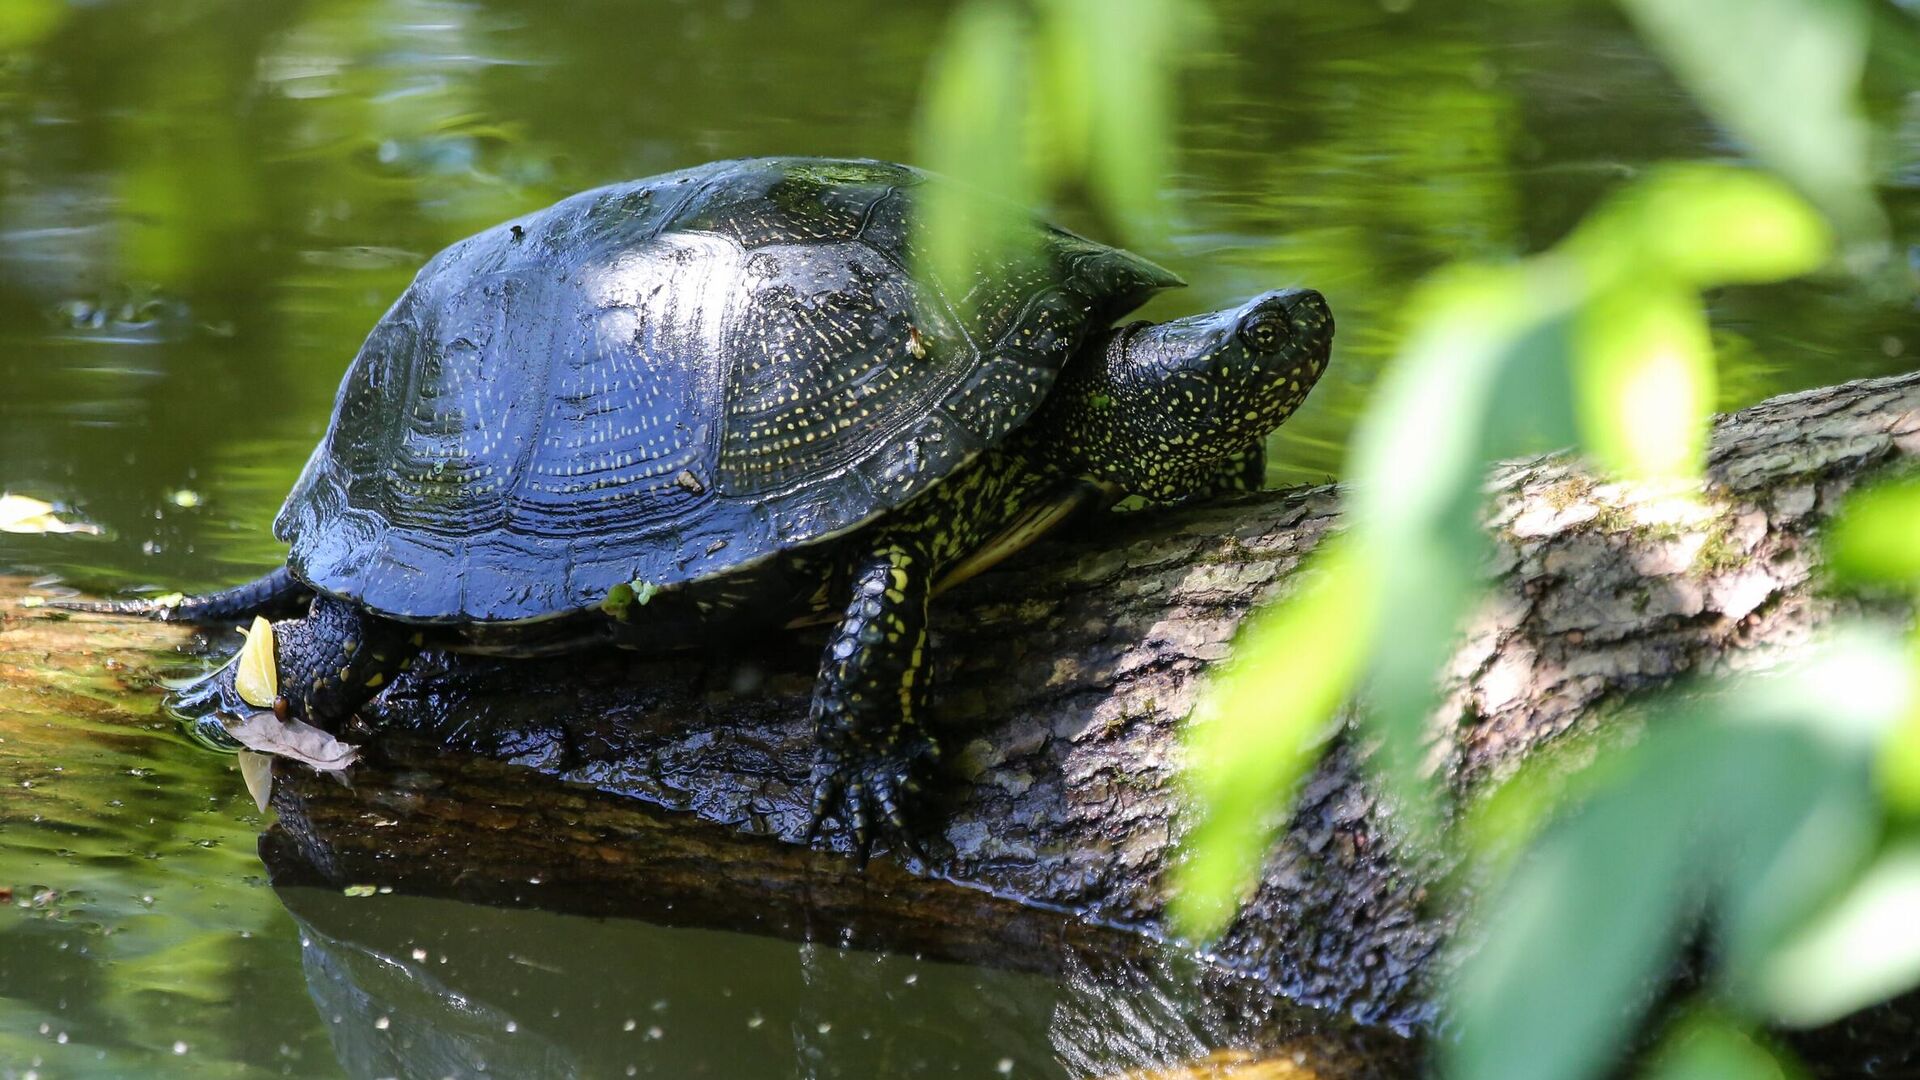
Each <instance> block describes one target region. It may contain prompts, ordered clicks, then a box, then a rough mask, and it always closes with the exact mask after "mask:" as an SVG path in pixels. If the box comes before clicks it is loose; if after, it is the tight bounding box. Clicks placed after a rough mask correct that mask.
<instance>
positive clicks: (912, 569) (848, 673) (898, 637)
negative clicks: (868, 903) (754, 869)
mask: <svg viewBox="0 0 1920 1080" xmlns="http://www.w3.org/2000/svg"><path fill="white" fill-rule="evenodd" d="M933 570H934V567H933V559H932V557H931V556H929V555H928V554H927V553H926V552H925V550H924V548H923V547H921V546H920V545H918V544H915V543H911V542H908V541H902V540H884V541H882V542H881V543H879V544H878V545H876V546H875V547H874V548H872V549H870V551H869V553H868V554H867V555H865V556H864V557H863V558H861V559H859V560H858V561H857V562H856V563H855V564H854V566H853V568H852V574H851V579H852V596H851V597H850V598H849V599H848V601H847V609H846V614H845V615H844V616H843V617H842V618H841V620H840V625H839V628H838V629H836V630H835V631H834V633H833V636H832V637H831V638H830V639H829V640H828V641H827V648H826V653H825V655H824V656H823V657H822V658H821V661H820V677H819V679H818V680H817V681H816V682H815V683H814V687H813V710H812V715H813V732H814V738H815V739H816V740H817V741H818V743H819V745H820V757H819V761H818V763H817V764H816V765H815V766H814V797H813V811H812V821H811V824H810V826H809V829H808V834H809V835H810V836H811V835H817V834H818V832H819V831H820V827H821V825H822V824H823V823H824V822H825V820H826V819H827V818H828V817H829V816H834V817H837V818H838V819H839V820H840V823H841V824H842V825H843V826H845V827H847V828H848V829H850V830H851V831H852V833H853V845H854V852H855V854H856V855H857V857H858V858H859V859H860V861H861V862H862V863H863V864H864V863H865V862H866V858H867V851H868V845H869V843H870V841H871V840H872V829H873V826H874V824H875V820H876V817H879V818H882V819H883V820H884V821H885V822H886V824H887V825H888V826H889V827H890V829H891V832H892V833H893V835H894V836H895V837H896V838H897V839H898V841H899V842H900V843H901V844H903V845H904V846H906V847H908V848H910V849H912V848H914V845H913V842H912V839H911V838H910V837H909V836H908V833H907V820H906V812H905V811H906V807H907V797H908V796H910V795H912V794H913V793H914V792H916V791H917V790H919V786H920V781H919V777H918V773H919V770H920V769H921V768H922V767H923V766H924V765H926V764H929V763H931V762H933V761H935V760H937V759H938V758H939V747H938V746H937V745H936V744H935V743H934V741H933V739H932V738H931V737H929V736H928V735H927V733H926V730H925V729H924V728H922V727H921V723H920V713H921V711H922V710H921V707H922V705H923V704H924V703H925V701H926V683H927V668H926V652H927V600H928V598H929V597H931V596H932V594H933V578H934V573H933ZM916 850H917V849H916Z"/></svg>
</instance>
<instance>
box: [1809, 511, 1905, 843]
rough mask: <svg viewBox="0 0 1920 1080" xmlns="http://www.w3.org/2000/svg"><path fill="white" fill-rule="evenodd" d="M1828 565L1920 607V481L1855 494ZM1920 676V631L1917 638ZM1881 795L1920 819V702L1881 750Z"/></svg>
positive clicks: (1830, 537)
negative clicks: (1901, 595)
mask: <svg viewBox="0 0 1920 1080" xmlns="http://www.w3.org/2000/svg"><path fill="white" fill-rule="evenodd" d="M1826 549H1827V550H1826V555H1827V564H1828V566H1830V567H1831V568H1832V570H1833V573H1834V575H1835V576H1836V577H1838V578H1839V579H1840V580H1842V581H1847V582H1851V583H1853V584H1858V585H1880V586H1894V587H1897V588H1900V589H1903V590H1904V591H1905V592H1906V593H1907V596H1908V599H1909V600H1911V601H1913V602H1915V603H1920V478H1916V477H1905V478H1902V479H1899V480H1893V481H1888V482H1884V483H1879V484H1875V485H1872V486H1870V487H1867V488H1865V489H1863V490H1860V491H1857V492H1855V493H1853V495H1852V496H1850V497H1849V498H1848V499H1847V503H1846V505H1845V506H1844V507H1842V508H1841V511H1840V515H1839V518H1838V520H1836V521H1835V522H1834V525H1833V528H1832V529H1831V530H1830V531H1829V532H1828V534H1827V544H1826ZM1909 652H1910V656H1911V662H1912V663H1913V665H1914V670H1915V671H1920V629H1916V630H1915V631H1914V632H1913V634H1912V635H1911V644H1910V646H1909ZM1878 765H1879V779H1880V786H1881V792H1882V794H1883V795H1884V796H1885V798H1886V799H1887V802H1888V803H1889V804H1890V805H1891V806H1892V807H1893V809H1895V810H1896V811H1898V812H1900V813H1903V814H1905V815H1907V816H1909V817H1920V702H1916V703H1915V705H1914V707H1913V708H1912V709H1910V710H1908V712H1907V715H1906V717H1905V719H1904V720H1903V721H1902V722H1901V723H1900V725H1899V726H1898V727H1897V728H1896V729H1895V730H1894V731H1893V732H1892V734H1891V735H1889V737H1888V738H1887V741H1886V744H1885V745H1884V746H1883V747H1881V751H1880V758H1879V762H1878Z"/></svg>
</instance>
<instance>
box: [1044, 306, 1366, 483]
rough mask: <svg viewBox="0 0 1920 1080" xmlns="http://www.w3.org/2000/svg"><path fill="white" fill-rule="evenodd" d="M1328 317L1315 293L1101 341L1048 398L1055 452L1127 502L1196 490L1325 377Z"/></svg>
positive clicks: (1138, 327) (1144, 326)
mask: <svg viewBox="0 0 1920 1080" xmlns="http://www.w3.org/2000/svg"><path fill="white" fill-rule="evenodd" d="M1332 347H1333V314H1332V312H1330V311H1329V310H1328V309H1327V302H1326V300H1325V299H1324V298H1323V297H1321V295H1320V294H1319V293H1317V292H1314V291H1313V290H1312V289H1286V290H1282V291H1278V292H1270V293H1266V294H1263V295H1261V296H1257V297H1255V298H1254V299H1252V300H1249V301H1247V302H1246V303H1244V304H1241V305H1240V306H1239V307H1235V308H1230V309H1227V310H1225V311H1214V312H1208V313H1206V314H1204V315H1192V316H1188V317H1187V318H1184V319H1175V320H1173V321H1171V322H1164V323H1158V324H1153V323H1134V324H1131V325H1129V326H1124V327H1121V328H1119V329H1117V330H1115V331H1113V333H1112V334H1111V335H1109V336H1107V337H1106V338H1105V339H1103V340H1097V341H1096V342H1095V343H1094V345H1093V349H1094V351H1095V352H1096V353H1097V355H1094V356H1086V357H1083V358H1082V359H1083V360H1085V361H1087V362H1085V363H1080V364H1076V365H1074V366H1073V367H1072V368H1070V369H1069V373H1068V374H1067V375H1066V377H1065V378H1063V379H1062V382H1061V384H1060V385H1059V386H1058V387H1056V388H1055V390H1054V393H1053V394H1052V395H1050V397H1049V400H1048V406H1047V407H1048V409H1049V411H1054V412H1055V416H1056V419H1055V423H1057V424H1060V425H1062V426H1063V427H1064V428H1065V430H1056V431H1055V432H1053V434H1054V436H1055V437H1056V438H1057V439H1058V441H1057V442H1055V444H1054V445H1056V446H1059V447H1061V448H1062V449H1063V450H1064V452H1066V453H1067V454H1069V455H1071V456H1072V458H1073V459H1074V460H1073V462H1072V465H1071V467H1072V468H1073V469H1074V470H1075V471H1076V472H1079V473H1081V474H1082V475H1085V476H1088V477H1089V478H1091V479H1093V480H1095V481H1097V482H1100V483H1103V484H1106V485H1111V486H1114V487H1118V488H1119V489H1121V490H1123V491H1125V492H1127V493H1129V494H1134V495H1142V496H1145V497H1147V498H1150V499H1175V498H1179V497H1181V496H1183V495H1187V494H1191V493H1193V492H1195V491H1200V490H1204V489H1205V488H1206V486H1207V485H1208V484H1209V482H1210V481H1211V480H1212V479H1213V478H1215V477H1218V476H1219V475H1220V474H1221V471H1222V469H1223V468H1225V467H1226V466H1227V465H1228V463H1229V462H1233V461H1236V460H1240V459H1242V458H1243V457H1244V456H1245V455H1246V453H1247V452H1248V451H1249V450H1250V449H1252V448H1254V447H1256V446H1258V445H1259V444H1260V443H1261V441H1262V440H1263V439H1264V438H1265V437H1266V435H1267V433H1268V432H1270V431H1272V430H1273V429H1274V428H1276V427H1278V426H1280V422H1281V421H1283V420H1285V419H1286V418H1287V417H1288V416H1289V415H1290V414H1292V412H1293V410H1294V409H1296V408H1298V407H1299V405H1300V402H1301V401H1302V400H1303V399H1304V398H1305V397H1306V396H1307V391H1308V390H1310V389H1312V388H1313V384H1314V382H1315V381H1316V380H1317V379H1319V378H1320V374H1321V372H1323V371H1325V370H1326V367H1327V356H1328V353H1329V351H1330V350H1331V349H1332Z"/></svg>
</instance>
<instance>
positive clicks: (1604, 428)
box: [1574, 278, 1715, 486]
mask: <svg viewBox="0 0 1920 1080" xmlns="http://www.w3.org/2000/svg"><path fill="white" fill-rule="evenodd" d="M1576 342H1577V344H1576V346H1575V349H1574V372H1575V384H1576V386H1577V387H1578V391H1579V400H1578V409H1579V416H1580V433H1581V443H1582V446H1583V447H1584V448H1585V450H1586V451H1587V453H1588V454H1589V456H1591V457H1592V459H1593V460H1594V462H1595V463H1596V464H1598V465H1599V466H1600V467H1601V468H1602V469H1604V470H1606V471H1608V472H1610V473H1614V474H1618V475H1620V476H1622V477H1625V478H1627V479H1632V480H1660V481H1670V482H1677V483H1681V484H1685V485H1688V486H1692V485H1695V484H1697V483H1699V481H1700V479H1701V476H1702V473H1703V472H1704V470H1705V467H1706V460H1705V459H1706V446H1707V420H1708V418H1709V417H1710V416H1711V414H1712V410H1713V401H1714V392H1715V391H1714V382H1715V380H1714V371H1713V342H1712V340H1711V337H1710V336H1709V332H1708V329H1707V321H1706V317H1705V315H1704V313H1702V311H1701V310H1700V300H1699V297H1697V296H1696V295H1694V293H1693V292H1692V290H1690V289H1688V288H1686V287H1685V286H1679V285H1671V284H1664V283H1662V282H1661V281H1660V280H1659V279H1657V278H1654V279H1642V280H1641V281H1639V282H1636V283H1632V284H1621V285H1617V286H1615V287H1614V288H1612V289H1610V290H1608V291H1607V292H1605V293H1602V294H1601V295H1600V296H1597V297H1595V298H1594V299H1593V300H1592V301H1590V302H1589V303H1588V304H1587V305H1586V308H1585V310H1583V311H1582V312H1581V313H1580V319H1579V324H1578V329H1577V331H1576Z"/></svg>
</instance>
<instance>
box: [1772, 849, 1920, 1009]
mask: <svg viewBox="0 0 1920 1080" xmlns="http://www.w3.org/2000/svg"><path fill="white" fill-rule="evenodd" d="M1916 911H1920V842H1915V841H1912V840H1908V841H1905V842H1903V843H1900V844H1898V845H1896V846H1894V847H1892V848H1890V849H1888V850H1887V851H1885V852H1882V853H1881V855H1880V857H1879V858H1878V859H1876V860H1875V861H1874V863H1873V865H1872V866H1871V867H1869V868H1868V869H1867V871H1866V872H1865V873H1864V874H1862V875H1861V877H1860V879H1859V881H1857V882H1855V883H1854V886H1853V888H1852V889H1850V890H1848V892H1847V894H1846V896H1844V897H1843V898H1841V900H1840V901H1839V902H1837V903H1836V904H1834V905H1833V906H1832V908H1831V909H1830V910H1828V911H1827V912H1825V913H1824V914H1823V915H1822V916H1821V917H1820V918H1819V919H1818V920H1816V921H1815V922H1814V923H1813V924H1812V925H1811V926H1809V927H1807V928H1806V929H1805V931H1804V932H1802V933H1800V934H1798V935H1797V936H1795V937H1794V938H1793V939H1792V940H1790V941H1789V942H1788V943H1787V944H1786V945H1785V946H1783V947H1782V948H1781V949H1779V950H1778V951H1777V952H1776V953H1775V954H1774V956H1773V957H1772V958H1771V960H1770V961H1769V962H1768V964H1767V966H1766V968H1765V970H1764V972H1763V973H1762V975H1761V979H1760V989H1759V996H1760V998H1761V1000H1762V1001H1763V1002H1764V1004H1765V1005H1766V1007H1767V1010H1768V1011H1769V1012H1770V1013H1771V1014H1772V1015H1773V1016H1774V1017H1776V1018H1778V1019H1780V1020H1782V1021H1784V1022H1786V1023H1788V1024H1795V1025H1814V1024H1824V1023H1828V1022H1831V1021H1834V1020H1838V1019H1840V1018H1841V1017H1843V1016H1845V1015H1847V1014H1848V1013H1850V1012H1853V1011H1854V1010H1856V1009H1862V1008H1865V1007H1866V1006H1868V1005H1871V1004H1873V1003H1874V1002H1876V1001H1882V1000H1884V999H1886V998H1889V997H1892V996H1893V995H1894V994H1897V993H1899V992H1901V991H1903V990H1906V989H1908V988H1909V987H1912V986H1914V985H1915V984H1916V983H1920V920H1916V919H1915V918H1914V913H1915V912H1916Z"/></svg>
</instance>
